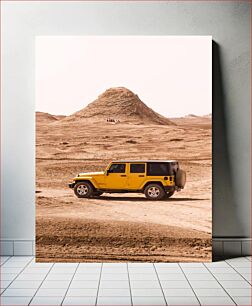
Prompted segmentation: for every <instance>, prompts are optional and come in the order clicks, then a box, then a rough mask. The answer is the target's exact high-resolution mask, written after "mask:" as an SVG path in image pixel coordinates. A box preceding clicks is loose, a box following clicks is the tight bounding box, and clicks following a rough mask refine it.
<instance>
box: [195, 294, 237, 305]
mask: <svg viewBox="0 0 252 306" xmlns="http://www.w3.org/2000/svg"><path fill="white" fill-rule="evenodd" d="M198 299H199V301H200V303H201V305H202V306H204V305H209V306H213V305H216V306H220V305H222V306H224V305H228V306H231V305H235V303H234V302H233V301H232V300H231V298H230V297H228V296H218V297H209V296H200V297H198Z"/></svg>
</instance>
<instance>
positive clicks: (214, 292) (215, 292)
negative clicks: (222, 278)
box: [194, 288, 227, 297]
mask: <svg viewBox="0 0 252 306" xmlns="http://www.w3.org/2000/svg"><path fill="white" fill-rule="evenodd" d="M194 292H195V294H196V295H197V296H198V297H199V296H213V297H217V296H227V293H226V292H225V291H224V290H223V289H222V288H203V289H202V288H194Z"/></svg>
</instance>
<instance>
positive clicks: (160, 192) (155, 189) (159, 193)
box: [144, 184, 165, 200]
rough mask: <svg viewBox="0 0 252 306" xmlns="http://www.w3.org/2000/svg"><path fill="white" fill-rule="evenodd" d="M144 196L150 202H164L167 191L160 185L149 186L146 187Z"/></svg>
mask: <svg viewBox="0 0 252 306" xmlns="http://www.w3.org/2000/svg"><path fill="white" fill-rule="evenodd" d="M144 194H145V196H146V198H147V199H149V200H162V199H163V198H164V196H165V191H164V188H163V187H162V186H160V185H158V184H149V185H147V186H146V187H145V189H144Z"/></svg>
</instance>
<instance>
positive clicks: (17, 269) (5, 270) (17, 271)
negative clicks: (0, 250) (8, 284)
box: [1, 267, 23, 274]
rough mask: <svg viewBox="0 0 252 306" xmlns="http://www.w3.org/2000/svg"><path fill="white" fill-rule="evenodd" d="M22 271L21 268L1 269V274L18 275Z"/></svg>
mask: <svg viewBox="0 0 252 306" xmlns="http://www.w3.org/2000/svg"><path fill="white" fill-rule="evenodd" d="M22 270H23V269H22V268H20V267H19V268H10V267H6V268H5V267H1V274H5V273H7V274H11V273H13V274H18V273H20V272H21V271H22Z"/></svg>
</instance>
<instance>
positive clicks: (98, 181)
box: [69, 160, 186, 200]
mask: <svg viewBox="0 0 252 306" xmlns="http://www.w3.org/2000/svg"><path fill="white" fill-rule="evenodd" d="M185 182H186V173H185V171H183V170H181V169H179V163H178V162H177V161H175V160H148V161H131V160H119V161H113V162H111V163H110V164H109V165H108V166H107V168H106V170H105V171H104V172H88V173H79V174H78V175H77V176H76V177H75V178H73V181H72V182H71V183H70V184H69V187H70V188H73V189H74V193H75V195H76V196H77V197H78V198H89V197H93V196H100V195H101V194H102V193H103V192H106V193H127V192H131V193H132V192H137V193H139V192H141V193H144V194H145V196H146V198H148V199H150V200H161V199H163V198H164V197H171V196H172V195H173V194H174V192H175V191H180V190H181V189H183V188H184V186H185Z"/></svg>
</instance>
